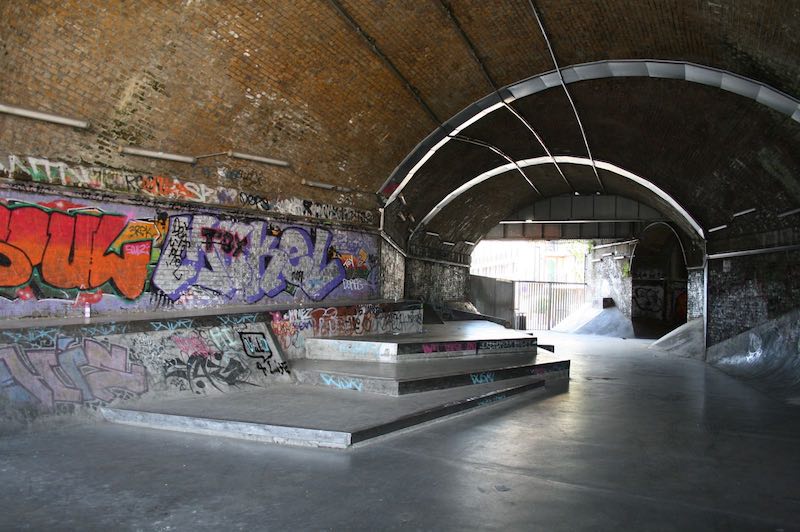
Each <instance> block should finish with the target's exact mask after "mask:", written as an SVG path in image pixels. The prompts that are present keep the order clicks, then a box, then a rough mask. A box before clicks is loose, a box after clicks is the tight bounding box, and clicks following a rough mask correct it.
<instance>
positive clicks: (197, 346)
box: [172, 336, 213, 357]
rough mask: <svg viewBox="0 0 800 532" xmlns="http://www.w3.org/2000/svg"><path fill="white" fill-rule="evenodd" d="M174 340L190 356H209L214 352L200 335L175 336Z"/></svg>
mask: <svg viewBox="0 0 800 532" xmlns="http://www.w3.org/2000/svg"><path fill="white" fill-rule="evenodd" d="M172 341H173V342H175V345H176V346H177V347H178V349H180V350H181V352H182V353H184V354H186V355H188V356H192V355H197V356H201V357H209V356H211V355H212V353H213V352H212V350H211V349H210V348H209V347H208V345H207V344H206V343H205V342H204V341H203V339H202V338H200V337H198V336H174V337H173V338H172Z"/></svg>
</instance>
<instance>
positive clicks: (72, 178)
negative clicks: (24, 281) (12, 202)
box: [0, 155, 377, 225]
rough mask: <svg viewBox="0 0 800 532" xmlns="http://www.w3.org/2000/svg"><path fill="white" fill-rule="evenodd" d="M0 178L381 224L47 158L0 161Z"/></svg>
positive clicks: (226, 175) (364, 215)
mask: <svg viewBox="0 0 800 532" xmlns="http://www.w3.org/2000/svg"><path fill="white" fill-rule="evenodd" d="M198 170H202V172H201V173H202V174H203V176H204V177H205V178H206V179H209V178H214V177H216V178H217V179H218V180H223V181H225V180H230V179H232V178H239V177H242V176H244V175H249V173H248V172H247V170H246V169H244V170H243V169H240V170H231V169H228V168H226V167H224V166H221V167H216V168H213V170H212V169H211V167H200V168H199V169H198ZM250 173H252V172H250ZM0 176H2V177H6V178H10V179H17V180H21V181H34V182H36V183H47V184H51V185H63V186H69V187H77V188H84V189H85V188H89V189H93V190H105V191H110V192H125V193H129V194H136V195H140V196H145V197H149V198H156V199H167V200H180V201H191V202H197V203H202V204H204V205H224V206H228V207H237V208H243V209H253V210H256V211H267V212H270V213H276V214H290V215H294V216H303V217H306V218H315V219H321V220H331V221H337V222H343V223H348V224H365V225H375V224H376V223H377V216H376V214H375V213H374V212H372V211H365V210H358V209H352V208H350V207H346V206H343V205H330V204H326V203H319V202H315V201H311V200H304V199H300V198H268V197H265V196H263V195H259V194H255V193H249V192H244V191H242V190H240V189H239V188H231V187H228V186H224V185H222V186H212V185H207V184H205V183H197V182H193V181H188V180H186V179H182V178H178V177H173V176H160V175H150V174H141V173H137V172H127V171H124V170H116V169H113V168H102V167H87V166H81V165H70V164H67V163H64V162H59V161H50V160H48V159H45V158H42V157H19V156H17V155H4V156H0ZM226 184H227V183H226Z"/></svg>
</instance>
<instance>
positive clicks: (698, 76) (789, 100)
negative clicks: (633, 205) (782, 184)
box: [378, 59, 800, 205]
mask: <svg viewBox="0 0 800 532" xmlns="http://www.w3.org/2000/svg"><path fill="white" fill-rule="evenodd" d="M625 77H649V78H655V79H677V80H683V81H688V82H690V83H700V84H702V85H708V86H711V87H716V88H719V89H721V90H724V91H727V92H732V93H734V94H738V95H739V96H743V97H745V98H749V99H751V100H754V101H756V102H758V103H760V104H762V105H765V106H767V107H769V108H770V109H773V110H775V111H778V112H779V113H782V114H784V115H786V116H789V117H791V118H792V119H793V120H795V121H797V122H800V100H798V99H797V98H794V97H792V96H789V95H788V94H785V93H783V92H781V91H779V90H777V89H775V88H773V87H770V86H769V85H766V84H764V83H759V82H757V81H755V80H752V79H750V78H746V77H744V76H740V75H738V74H734V73H732V72H728V71H726V70H720V69H717V68H712V67H708V66H704V65H698V64H695V63H689V62H682V61H661V60H649V59H632V60H618V61H597V62H594V63H584V64H580V65H572V66H569V67H565V68H562V69H560V70H559V71H558V72H556V71H555V70H552V71H550V72H545V73H543V74H539V75H537V76H533V77H530V78H528V79H525V80H522V81H519V82H517V83H514V84H512V85H508V86H507V87H505V88H502V89H500V91H499V92H493V93H491V94H489V95H488V96H486V97H485V98H483V99H481V100H478V101H477V102H475V103H473V104H472V105H470V106H469V107H467V108H466V109H464V110H463V111H461V112H460V113H458V114H457V115H455V116H454V117H452V118H451V119H450V120H448V121H447V122H445V124H444V125H443V127H440V128H438V129H436V130H435V131H434V132H433V133H431V134H430V135H428V137H426V138H425V139H424V140H423V141H422V142H420V143H419V144H418V145H417V147H416V148H415V149H414V151H412V152H411V153H409V154H408V156H407V157H406V158H405V159H404V160H403V162H401V163H400V165H399V166H398V167H397V168H395V170H394V172H392V175H391V176H389V179H387V180H386V182H385V183H384V184H383V186H382V187H381V190H379V191H378V194H381V193H382V191H384V190H387V191H388V190H391V194H390V195H389V197H388V199H387V200H386V205H388V204H390V203H392V202H393V201H395V199H397V196H398V195H399V194H400V192H402V191H403V188H405V186H406V185H408V183H409V182H410V181H411V179H413V177H414V174H416V173H417V172H418V171H419V169H420V168H421V167H422V165H424V164H425V162H426V161H427V160H428V159H430V158H431V157H432V156H433V154H434V153H436V151H437V150H438V149H439V148H441V147H442V146H444V145H445V144H446V143H447V142H448V141H449V140H450V138H449V135H454V134H458V133H459V132H460V131H462V130H463V129H465V128H467V127H469V126H470V125H472V124H474V123H475V122H477V121H478V120H480V119H482V118H483V117H485V116H487V115H488V114H490V113H493V112H494V111H496V110H497V109H499V108H501V107H505V104H506V103H510V102H513V101H514V100H518V99H521V98H526V97H528V96H531V95H534V94H537V93H539V92H542V91H545V90H548V89H551V88H554V87H561V80H562V79H563V80H564V83H565V84H570V83H577V82H580V81H587V80H593V79H606V78H625ZM551 163H552V160H551ZM597 167H598V168H599V167H600V166H599V165H598V166H597ZM393 183H397V187H395V188H393V189H392V188H391V185H392V184H393ZM384 195H385V194H384Z"/></svg>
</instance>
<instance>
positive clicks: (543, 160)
mask: <svg viewBox="0 0 800 532" xmlns="http://www.w3.org/2000/svg"><path fill="white" fill-rule="evenodd" d="M555 160H556V161H557V162H558V163H561V164H576V165H581V166H592V165H596V167H597V168H600V169H602V170H606V171H608V172H611V173H613V174H616V175H618V176H620V177H623V178H625V179H628V180H629V181H633V182H634V183H636V184H637V185H640V186H642V187H644V188H646V189H647V190H649V191H650V192H652V193H653V194H655V195H656V196H658V197H659V198H660V199H661V200H663V201H664V202H666V203H667V204H668V205H669V206H670V207H671V208H672V209H673V210H674V211H675V213H676V214H677V215H678V216H680V217H681V218H683V219H684V220H685V221H686V223H687V224H689V226H690V227H691V228H692V229H693V230H694V231H695V233H697V235H698V236H699V237H700V238H701V239H704V238H705V232H704V231H703V228H702V227H700V224H698V223H697V221H696V220H695V219H694V218H692V216H691V215H690V214H689V213H688V212H687V211H686V209H684V208H683V207H682V206H681V205H680V204H679V203H678V202H677V201H676V200H675V198H673V197H672V196H670V195H669V194H667V193H666V192H665V191H664V190H662V189H661V188H659V187H657V186H656V185H654V184H653V183H651V182H650V181H648V180H647V179H645V178H643V177H640V176H638V175H636V174H634V173H633V172H629V171H627V170H625V169H624V168H620V167H619V166H617V165H615V164H612V163H609V162H606V161H598V160H596V159H595V160H594V161H592V160H591V159H588V158H585V157H573V156H568V155H557V156H556V157H555ZM542 164H552V160H551V159H550V157H536V158H534V159H524V160H521V161H516V162H515V163H514V164H511V163H509V164H504V165H502V166H498V167H496V168H493V169H491V170H489V171H487V172H484V173H482V174H480V175H479V176H476V177H474V178H472V179H470V180H469V181H467V182H466V183H464V184H463V185H461V186H460V187H458V188H456V189H455V190H453V191H452V192H450V194H448V195H447V196H445V197H444V199H442V201H440V202H439V203H438V204H437V205H436V206H435V207H434V208H433V209H431V211H430V212H429V213H428V214H427V215H425V217H424V218H423V219H422V220H420V222H419V223H418V224H417V226H416V227H415V228H414V230H413V232H412V233H411V235H410V236H409V237H408V239H409V241H411V239H412V238H413V237H414V235H415V234H416V233H417V232H418V231H419V230H420V229H422V228H423V227H425V226H426V225H428V223H429V222H430V221H431V220H432V219H433V218H435V217H436V215H437V214H439V213H440V212H441V211H442V210H443V209H444V208H445V207H447V206H448V205H449V204H450V203H451V202H452V201H453V200H455V199H456V198H457V197H459V196H460V195H462V194H464V193H465V192H467V191H468V190H470V189H471V188H472V187H474V186H476V185H479V184H480V183H483V182H484V181H487V180H489V179H491V178H493V177H495V176H498V175H500V174H503V173H505V172H508V171H510V170H515V169H516V167H519V168H525V167H527V166H538V165H542Z"/></svg>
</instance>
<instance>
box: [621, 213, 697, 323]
mask: <svg viewBox="0 0 800 532" xmlns="http://www.w3.org/2000/svg"><path fill="white" fill-rule="evenodd" d="M630 276H631V322H632V324H633V330H634V334H635V335H636V337H637V338H660V337H661V336H663V335H665V334H667V333H668V332H670V331H672V330H674V329H675V328H677V327H679V326H681V325H683V324H684V323H686V321H687V304H688V291H687V289H688V270H687V265H686V258H685V256H684V252H683V247H682V245H681V241H680V239H679V238H678V235H677V234H676V233H675V230H674V229H673V228H672V227H671V226H669V225H668V224H665V223H657V224H652V225H650V226H648V227H647V228H646V229H645V230H644V231H643V232H642V234H641V235H640V237H639V242H638V243H637V244H636V246H635V248H634V253H633V256H632V257H631V262H630Z"/></svg>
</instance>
